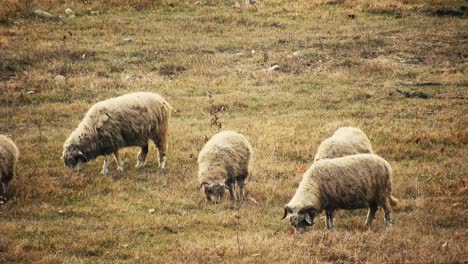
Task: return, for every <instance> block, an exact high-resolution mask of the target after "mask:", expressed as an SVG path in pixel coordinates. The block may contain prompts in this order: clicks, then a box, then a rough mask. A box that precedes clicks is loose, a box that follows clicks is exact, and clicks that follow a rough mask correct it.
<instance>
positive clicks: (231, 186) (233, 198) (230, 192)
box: [226, 182, 236, 201]
mask: <svg viewBox="0 0 468 264" xmlns="http://www.w3.org/2000/svg"><path fill="white" fill-rule="evenodd" d="M226 186H227V189H228V191H229V194H230V195H231V201H234V200H236V194H235V191H234V183H232V182H230V183H226Z"/></svg>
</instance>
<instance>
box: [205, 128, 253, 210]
mask: <svg viewBox="0 0 468 264" xmlns="http://www.w3.org/2000/svg"><path fill="white" fill-rule="evenodd" d="M252 155H253V152H252V147H251V146H250V144H249V142H248V141H247V139H246V138H245V137H244V136H243V135H241V134H239V133H237V132H234V131H222V132H219V133H217V134H216V135H214V136H213V137H212V138H211V139H210V140H209V141H208V142H207V143H206V144H205V146H204V147H203V149H202V150H201V151H200V154H199V155H198V180H199V182H200V185H201V187H202V191H203V192H204V193H205V196H206V199H207V201H212V202H215V203H218V202H219V201H220V200H221V198H222V197H223V195H224V189H225V188H227V189H228V190H229V193H230V195H231V200H235V199H236V197H235V194H234V192H235V191H234V188H235V182H237V185H238V187H239V196H240V199H244V198H245V190H244V181H245V179H246V178H247V176H248V175H249V173H250V164H251V162H252ZM237 200H239V199H237Z"/></svg>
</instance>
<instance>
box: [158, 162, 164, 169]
mask: <svg viewBox="0 0 468 264" xmlns="http://www.w3.org/2000/svg"><path fill="white" fill-rule="evenodd" d="M164 167H166V161H163V162H161V164H159V168H161V170H164Z"/></svg>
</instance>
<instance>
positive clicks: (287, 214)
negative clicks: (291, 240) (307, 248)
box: [282, 154, 398, 232]
mask: <svg viewBox="0 0 468 264" xmlns="http://www.w3.org/2000/svg"><path fill="white" fill-rule="evenodd" d="M397 202H398V200H397V199H395V198H394V197H393V196H392V168H391V167H390V164H389V163H388V162H387V161H385V160H384V159H382V158H381V157H379V156H378V155H375V154H356V155H350V156H345V157H340V158H334V159H323V160H318V161H316V162H314V163H313V164H312V166H311V167H310V168H309V169H308V170H307V171H306V172H305V173H304V175H303V177H302V181H301V183H300V184H299V187H298V188H297V190H296V193H295V194H294V196H293V197H292V199H291V200H290V201H289V203H288V204H286V205H285V207H284V216H283V218H282V219H284V218H289V221H290V222H291V225H292V226H294V227H295V228H296V229H297V230H298V231H300V232H304V231H305V230H306V229H307V227H308V226H312V225H313V224H314V218H315V217H317V216H318V215H319V214H320V213H321V212H322V210H325V214H326V219H325V225H326V228H328V229H332V228H333V218H334V211H335V210H336V209H345V210H354V209H359V208H369V212H368V214H367V220H366V224H367V225H369V226H370V225H371V223H372V221H373V220H374V218H375V213H376V211H377V207H378V206H381V207H382V208H383V210H384V212H385V218H384V220H385V224H386V225H387V226H390V225H391V217H390V213H391V206H396V205H397Z"/></svg>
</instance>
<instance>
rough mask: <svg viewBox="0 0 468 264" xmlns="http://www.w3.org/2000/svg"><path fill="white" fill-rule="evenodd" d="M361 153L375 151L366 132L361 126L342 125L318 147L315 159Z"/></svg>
mask: <svg viewBox="0 0 468 264" xmlns="http://www.w3.org/2000/svg"><path fill="white" fill-rule="evenodd" d="M359 153H374V151H373V150H372V145H371V143H370V141H369V138H367V136H366V134H364V132H362V130H360V129H359V128H355V127H340V128H338V129H337V130H336V131H335V133H333V135H332V136H331V137H329V138H327V139H325V140H324V141H323V142H322V143H321V144H320V146H319V147H318V150H317V153H316V154H315V158H314V160H319V159H332V158H338V157H343V156H347V155H353V154H359Z"/></svg>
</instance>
